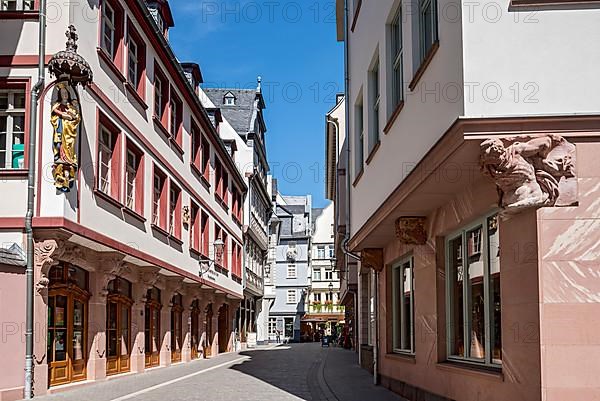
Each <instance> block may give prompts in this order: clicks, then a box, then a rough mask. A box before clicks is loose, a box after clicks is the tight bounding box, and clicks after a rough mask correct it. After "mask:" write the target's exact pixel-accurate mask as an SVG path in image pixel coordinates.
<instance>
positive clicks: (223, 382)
mask: <svg viewBox="0 0 600 401" xmlns="http://www.w3.org/2000/svg"><path fill="white" fill-rule="evenodd" d="M355 359H356V356H355V354H354V353H353V352H351V351H347V350H343V349H340V348H321V346H320V345H319V344H316V343H311V344H290V345H280V346H278V347H263V348H260V349H257V350H252V351H243V352H240V353H230V354H226V355H222V356H219V357H216V358H213V359H209V360H199V361H195V362H192V363H188V364H179V365H174V366H171V367H168V368H159V369H154V370H150V371H148V372H146V373H144V374H140V375H129V376H123V377H118V378H117V377H115V378H112V379H109V380H106V381H104V382H101V383H94V384H90V385H87V386H82V387H80V388H77V389H73V390H69V391H67V392H64V393H57V394H52V395H49V396H45V397H39V398H36V399H37V400H39V401H59V400H60V401H142V400H144V401H219V400H223V401H225V400H236V401H237V400H240V401H241V400H248V401H250V400H252V401H271V400H272V401H275V400H277V401H280V400H281V401H283V400H307V401H317V400H318V401H321V400H327V401H333V400H339V401H358V400H361V401H362V400H377V401H388V400H389V401H402V399H401V398H400V397H398V396H396V395H395V394H393V393H391V392H389V391H387V390H385V389H383V388H381V387H376V386H373V384H372V377H371V376H370V375H369V373H368V372H366V371H365V370H363V369H361V368H360V367H359V366H358V365H357V364H356V363H354V361H355Z"/></svg>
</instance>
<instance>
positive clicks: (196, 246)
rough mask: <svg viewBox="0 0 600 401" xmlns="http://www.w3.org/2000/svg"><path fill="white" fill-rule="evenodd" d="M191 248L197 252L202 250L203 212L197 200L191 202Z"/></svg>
mask: <svg viewBox="0 0 600 401" xmlns="http://www.w3.org/2000/svg"><path fill="white" fill-rule="evenodd" d="M190 221H191V225H190V248H191V249H193V250H194V251H196V252H200V243H201V240H200V223H201V212H200V206H198V205H197V204H196V203H195V202H193V201H192V202H191V205H190Z"/></svg>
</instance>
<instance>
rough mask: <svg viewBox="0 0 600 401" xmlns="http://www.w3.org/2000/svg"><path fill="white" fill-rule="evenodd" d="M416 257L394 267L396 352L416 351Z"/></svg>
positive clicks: (393, 299)
mask: <svg viewBox="0 0 600 401" xmlns="http://www.w3.org/2000/svg"><path fill="white" fill-rule="evenodd" d="M413 272H414V258H413V257H412V256H411V257H408V258H405V259H404V260H402V261H400V263H398V264H397V265H394V266H393V267H392V317H393V325H392V341H393V345H392V347H393V350H394V352H404V353H410V354H413V353H414V352H415V323H414V316H415V313H414V310H415V306H414V305H415V300H414V292H415V291H414V290H415V278H414V274H413Z"/></svg>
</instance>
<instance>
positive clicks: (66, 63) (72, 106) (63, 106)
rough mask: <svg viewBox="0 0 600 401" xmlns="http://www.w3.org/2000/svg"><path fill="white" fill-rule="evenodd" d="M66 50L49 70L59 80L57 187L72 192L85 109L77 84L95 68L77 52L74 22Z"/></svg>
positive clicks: (55, 148) (55, 134) (54, 127)
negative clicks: (82, 106) (78, 142)
mask: <svg viewBox="0 0 600 401" xmlns="http://www.w3.org/2000/svg"><path fill="white" fill-rule="evenodd" d="M66 36H67V43H66V50H62V51H60V52H58V53H56V54H55V55H54V56H52V58H51V59H50V61H49V62H48V70H49V71H50V74H51V75H54V76H55V77H56V78H57V80H58V83H57V84H56V86H55V88H54V91H53V92H52V109H51V111H52V112H51V117H50V123H51V124H52V132H53V134H52V151H53V154H54V165H53V166H52V176H53V177H54V186H55V187H56V188H57V189H58V190H59V191H61V192H69V191H70V190H71V189H72V188H73V184H74V183H75V179H76V173H77V168H78V161H77V136H78V133H79V125H80V123H81V110H80V107H79V101H78V100H77V99H78V96H77V90H76V89H77V85H79V84H81V85H82V86H86V85H88V84H90V83H91V82H92V79H93V74H92V69H91V68H90V66H89V64H88V63H87V61H85V59H84V58H83V57H81V56H80V55H79V54H77V39H78V36H77V33H76V30H75V27H74V26H73V25H70V26H69V29H68V30H67V32H66Z"/></svg>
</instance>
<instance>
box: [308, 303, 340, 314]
mask: <svg viewBox="0 0 600 401" xmlns="http://www.w3.org/2000/svg"><path fill="white" fill-rule="evenodd" d="M345 311H346V309H345V307H344V306H343V305H326V304H321V305H316V304H313V305H310V306H309V307H308V313H319V314H328V313H330V314H334V315H339V314H343V313H344V312H345Z"/></svg>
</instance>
